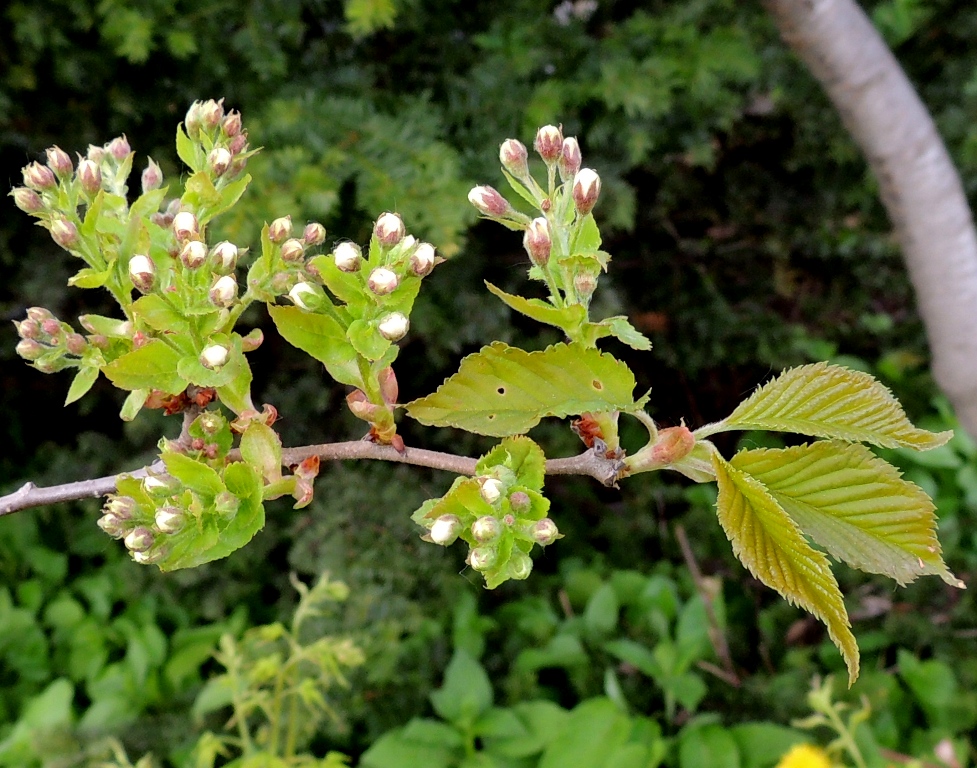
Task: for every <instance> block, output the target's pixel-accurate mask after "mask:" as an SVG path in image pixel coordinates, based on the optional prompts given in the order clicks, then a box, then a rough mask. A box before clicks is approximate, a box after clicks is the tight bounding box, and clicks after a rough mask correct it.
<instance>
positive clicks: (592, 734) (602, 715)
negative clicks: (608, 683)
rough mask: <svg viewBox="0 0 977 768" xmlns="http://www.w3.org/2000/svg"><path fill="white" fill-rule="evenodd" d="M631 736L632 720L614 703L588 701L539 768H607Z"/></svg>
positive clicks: (573, 715) (570, 719)
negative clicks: (569, 767)
mask: <svg viewBox="0 0 977 768" xmlns="http://www.w3.org/2000/svg"><path fill="white" fill-rule="evenodd" d="M630 732H631V722H630V718H629V717H628V716H627V715H625V714H624V713H622V712H621V710H619V709H618V708H617V706H616V705H615V704H614V703H613V702H611V700H610V699H606V698H603V697H601V698H593V699H587V700H586V701H584V702H583V703H581V704H578V705H577V706H576V707H575V708H574V709H573V711H572V712H571V713H570V716H569V717H568V718H567V720H566V725H565V726H564V727H563V730H562V731H561V732H560V735H559V736H558V737H557V738H556V739H555V740H554V741H552V742H551V743H550V745H549V746H548V747H547V748H546V751H545V752H544V753H543V757H542V758H541V759H540V761H539V768H567V766H574V767H576V766H580V768H583V766H587V768H607V766H608V765H609V763H608V759H609V757H610V753H611V752H613V751H614V750H616V749H618V748H619V747H622V746H624V744H626V743H627V741H628V736H629V735H630ZM706 765H708V763H703V768H704V766H706Z"/></svg>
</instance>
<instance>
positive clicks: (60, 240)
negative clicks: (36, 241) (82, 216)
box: [51, 217, 78, 250]
mask: <svg viewBox="0 0 977 768" xmlns="http://www.w3.org/2000/svg"><path fill="white" fill-rule="evenodd" d="M51 238H52V239H53V240H54V242H56V243H57V244H58V245H60V246H61V247H62V248H64V249H65V250H69V249H71V248H73V247H74V246H75V245H76V244H77V243H78V228H77V227H76V226H75V225H74V224H73V223H72V222H70V221H68V220H67V219H66V218H64V217H60V218H57V219H54V220H52V221H51Z"/></svg>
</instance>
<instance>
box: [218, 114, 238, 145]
mask: <svg viewBox="0 0 977 768" xmlns="http://www.w3.org/2000/svg"><path fill="white" fill-rule="evenodd" d="M221 128H222V129H223V131H224V135H225V136H227V137H228V138H229V139H231V138H234V137H235V136H237V135H238V134H239V133H240V132H241V113H240V112H238V111H237V110H236V109H232V110H231V111H230V112H228V113H227V116H226V117H225V118H224V122H223V123H221Z"/></svg>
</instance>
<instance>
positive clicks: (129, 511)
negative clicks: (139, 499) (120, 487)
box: [104, 496, 139, 520]
mask: <svg viewBox="0 0 977 768" xmlns="http://www.w3.org/2000/svg"><path fill="white" fill-rule="evenodd" d="M138 507H139V505H138V504H137V503H136V500H135V499H134V498H132V496H112V497H110V498H109V501H108V502H107V503H106V504H105V507H104V509H105V513H106V514H109V513H111V514H113V515H115V516H116V517H117V518H119V519H120V520H129V519H130V518H131V517H132V516H133V514H134V513H135V512H136V510H137V509H138Z"/></svg>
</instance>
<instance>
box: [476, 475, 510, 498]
mask: <svg viewBox="0 0 977 768" xmlns="http://www.w3.org/2000/svg"><path fill="white" fill-rule="evenodd" d="M481 485H482V488H481V493H482V498H483V499H485V501H486V502H488V503H489V504H495V503H497V502H498V500H499V499H500V498H502V491H503V490H505V488H504V487H503V485H502V481H501V480H496V479H495V478H494V477H487V478H485V479H483V480H481Z"/></svg>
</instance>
